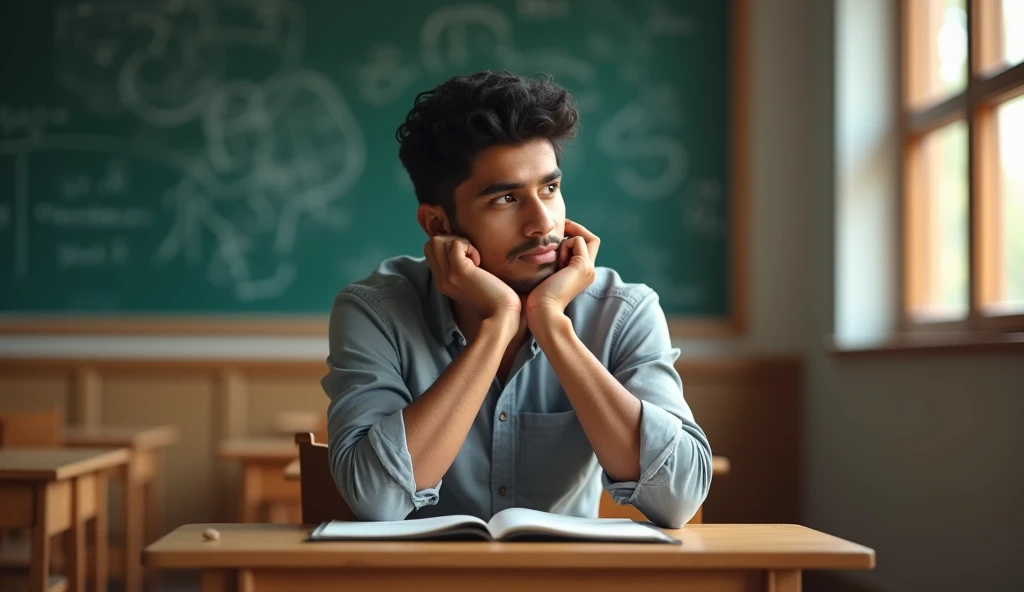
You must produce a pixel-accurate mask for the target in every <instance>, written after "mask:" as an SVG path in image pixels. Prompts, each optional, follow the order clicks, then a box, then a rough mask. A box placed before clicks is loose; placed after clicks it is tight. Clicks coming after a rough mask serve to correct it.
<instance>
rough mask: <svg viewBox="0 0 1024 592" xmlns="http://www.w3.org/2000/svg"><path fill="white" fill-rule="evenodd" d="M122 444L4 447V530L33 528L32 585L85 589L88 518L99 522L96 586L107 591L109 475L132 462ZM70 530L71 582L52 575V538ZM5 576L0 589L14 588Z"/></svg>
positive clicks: (0, 517) (0, 485)
mask: <svg viewBox="0 0 1024 592" xmlns="http://www.w3.org/2000/svg"><path fill="white" fill-rule="evenodd" d="M128 460H129V453H128V451H127V450H125V449H123V448H119V449H115V450H110V449H106V450H93V449H77V450H70V449H66V448H10V449H4V450H0V528H24V529H28V530H30V531H31V533H32V534H31V538H32V556H31V562H30V565H29V575H28V589H29V590H31V591H33V592H42V591H44V590H47V591H49V590H61V589H69V590H71V591H73V592H74V591H79V590H85V570H86V564H85V563H86V562H85V557H86V546H85V522H86V521H87V520H89V519H90V518H91V519H93V520H95V532H94V537H95V540H94V541H93V545H94V549H95V556H94V560H95V565H94V566H93V580H94V581H93V583H94V589H95V590H106V589H107V477H108V473H110V472H111V471H112V470H114V469H116V468H118V467H121V466H124V465H125V464H127V463H128ZM61 532H66V533H67V535H66V537H65V544H66V547H65V554H66V557H65V560H64V561H65V572H66V573H67V578H66V580H63V581H62V580H61V579H58V578H51V576H50V573H49V572H50V541H51V538H52V537H53V535H55V534H57V533H61ZM13 586H14V583H13V582H5V581H2V580H0V588H2V589H4V590H7V589H11V588H13Z"/></svg>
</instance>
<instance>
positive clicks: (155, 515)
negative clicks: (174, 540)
mask: <svg viewBox="0 0 1024 592" xmlns="http://www.w3.org/2000/svg"><path fill="white" fill-rule="evenodd" d="M146 454H148V455H150V457H149V462H150V466H151V469H150V480H149V482H148V483H146V484H145V501H144V505H145V507H146V534H145V538H144V543H143V544H146V545H148V544H150V543H152V542H153V541H155V540H157V539H158V538H160V537H162V536H164V535H165V534H167V533H165V532H164V508H163V491H164V457H163V455H162V454H161V453H160V452H158V451H156V450H151V451H146Z"/></svg>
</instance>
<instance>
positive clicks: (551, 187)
mask: <svg viewBox="0 0 1024 592" xmlns="http://www.w3.org/2000/svg"><path fill="white" fill-rule="evenodd" d="M557 190H558V183H551V184H550V185H548V193H554V192H555V191H557Z"/></svg>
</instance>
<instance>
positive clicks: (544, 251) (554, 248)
mask: <svg viewBox="0 0 1024 592" xmlns="http://www.w3.org/2000/svg"><path fill="white" fill-rule="evenodd" d="M557 256H558V245H547V246H546V247H537V248H536V249H530V250H529V251H527V252H525V253H523V254H522V255H520V256H519V258H520V259H522V260H523V261H526V262H527V263H536V264H540V263H554V262H555V257H557Z"/></svg>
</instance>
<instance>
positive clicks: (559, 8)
mask: <svg viewBox="0 0 1024 592" xmlns="http://www.w3.org/2000/svg"><path fill="white" fill-rule="evenodd" d="M516 8H517V10H518V12H519V18H521V19H523V20H525V21H530V20H542V21H549V20H562V19H565V18H567V17H568V16H569V0H518V1H517V2H516Z"/></svg>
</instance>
